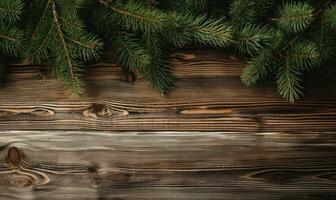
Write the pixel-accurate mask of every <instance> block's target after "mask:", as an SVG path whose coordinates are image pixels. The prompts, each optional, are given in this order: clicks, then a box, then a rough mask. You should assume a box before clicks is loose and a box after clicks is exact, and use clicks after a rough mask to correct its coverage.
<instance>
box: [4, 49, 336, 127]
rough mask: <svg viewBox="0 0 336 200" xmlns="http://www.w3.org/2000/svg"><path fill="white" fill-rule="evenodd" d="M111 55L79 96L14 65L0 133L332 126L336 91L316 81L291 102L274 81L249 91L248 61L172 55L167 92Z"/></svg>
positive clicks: (207, 53)
mask: <svg viewBox="0 0 336 200" xmlns="http://www.w3.org/2000/svg"><path fill="white" fill-rule="evenodd" d="M111 57H112V56H111V55H109V54H106V55H105V56H103V58H102V59H101V61H100V62H99V63H98V64H96V65H92V66H89V67H88V70H87V73H86V75H85V79H86V83H87V90H88V95H87V97H86V98H82V99H78V98H74V97H71V95H70V94H69V93H67V92H65V91H64V89H63V85H62V83H61V82H60V81H56V80H54V79H50V78H48V77H47V78H44V79H43V78H41V73H40V72H39V67H30V66H12V67H11V68H10V72H11V73H10V77H9V83H7V84H5V86H4V88H2V89H0V93H1V95H0V129H1V130H13V129H15V130H51V129H52V130H105V131H130V130H134V131H143V130H144V131H152V130H159V131H165V130H166V131H167V130H168V131H169V130H176V131H202V130H203V131H236V132H269V131H285V132H295V131H317V132H318V131H334V130H336V89H335V87H334V85H333V84H323V87H322V85H321V84H322V83H321V82H316V81H312V82H309V83H310V85H307V88H309V89H307V91H306V93H305V94H306V96H305V98H304V99H303V100H301V101H298V102H297V103H296V104H288V103H286V102H284V100H283V99H282V98H281V97H279V96H278V94H276V89H274V88H273V87H272V86H270V85H269V84H267V85H265V86H259V87H256V88H244V87H242V85H241V82H240V74H241V71H242V70H243V68H244V63H243V62H242V61H240V60H237V59H235V58H232V57H230V56H226V55H225V54H224V53H216V52H210V51H199V52H197V51H192V52H181V53H174V54H172V56H171V61H172V70H173V74H174V75H175V77H176V79H177V80H176V88H177V89H176V90H175V91H173V92H172V93H171V94H170V95H168V96H166V97H163V96H160V95H159V94H157V93H156V92H155V91H153V90H151V89H150V88H149V87H148V85H147V84H146V83H145V82H144V81H143V80H141V79H138V80H136V81H135V82H134V83H130V82H126V81H123V80H122V79H124V75H123V74H122V73H121V71H120V67H118V66H117V65H115V64H113V59H112V58H111Z"/></svg>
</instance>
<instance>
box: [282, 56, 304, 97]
mask: <svg viewBox="0 0 336 200" xmlns="http://www.w3.org/2000/svg"><path fill="white" fill-rule="evenodd" d="M301 76H302V72H301V71H300V69H298V68H297V67H295V66H291V65H290V61H289V60H288V59H286V61H285V64H284V66H283V67H281V68H280V69H279V72H278V76H277V86H278V92H279V93H280V94H281V95H282V96H283V97H284V98H285V99H286V100H287V101H289V102H291V103H294V101H295V100H297V99H299V98H300V97H301V96H302V95H303V91H302V90H303V86H302V80H301Z"/></svg>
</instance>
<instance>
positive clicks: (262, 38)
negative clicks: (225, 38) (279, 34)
mask: <svg viewBox="0 0 336 200" xmlns="http://www.w3.org/2000/svg"><path fill="white" fill-rule="evenodd" d="M272 36H273V33H272V32H271V31H270V30H269V29H268V28H267V27H261V26H258V25H253V24H248V25H245V26H243V27H242V28H241V30H240V31H239V32H238V35H237V40H238V41H237V44H236V47H237V49H238V50H239V52H241V53H243V54H247V55H250V56H253V55H256V54H258V53H259V52H262V51H263V49H264V48H265V47H267V46H270V43H271V39H273V40H274V38H273V37H272Z"/></svg>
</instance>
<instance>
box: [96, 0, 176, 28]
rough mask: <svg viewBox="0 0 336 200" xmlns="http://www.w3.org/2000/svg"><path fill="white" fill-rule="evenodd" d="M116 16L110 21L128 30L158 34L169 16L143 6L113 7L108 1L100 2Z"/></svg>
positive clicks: (128, 3) (126, 5)
mask: <svg viewBox="0 0 336 200" xmlns="http://www.w3.org/2000/svg"><path fill="white" fill-rule="evenodd" d="M98 1H99V2H100V3H101V4H102V5H104V6H105V7H107V8H109V9H110V10H111V11H112V12H113V13H114V14H110V19H111V20H113V21H114V22H115V23H117V24H120V25H122V26H124V27H125V28H126V29H127V30H132V31H142V32H156V31H160V30H163V28H164V26H165V23H166V22H167V20H169V19H170V18H169V16H168V15H167V14H165V13H163V12H161V11H159V10H157V9H148V8H146V7H144V6H143V5H141V4H137V3H134V2H133V3H132V2H127V3H120V2H114V3H113V6H112V5H111V3H109V2H107V1H106V0H98Z"/></svg>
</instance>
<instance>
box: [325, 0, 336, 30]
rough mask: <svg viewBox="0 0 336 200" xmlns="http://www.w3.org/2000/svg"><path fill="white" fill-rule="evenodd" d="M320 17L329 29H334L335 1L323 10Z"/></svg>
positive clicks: (335, 27) (335, 22)
mask: <svg viewBox="0 0 336 200" xmlns="http://www.w3.org/2000/svg"><path fill="white" fill-rule="evenodd" d="M322 19H323V23H324V24H325V25H326V26H327V27H328V29H329V30H332V31H336V3H333V4H332V5H331V6H330V7H328V8H327V9H326V10H325V11H324V13H323V16H322Z"/></svg>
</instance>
